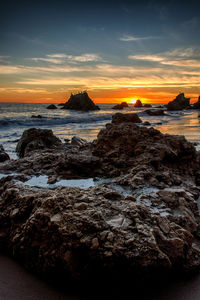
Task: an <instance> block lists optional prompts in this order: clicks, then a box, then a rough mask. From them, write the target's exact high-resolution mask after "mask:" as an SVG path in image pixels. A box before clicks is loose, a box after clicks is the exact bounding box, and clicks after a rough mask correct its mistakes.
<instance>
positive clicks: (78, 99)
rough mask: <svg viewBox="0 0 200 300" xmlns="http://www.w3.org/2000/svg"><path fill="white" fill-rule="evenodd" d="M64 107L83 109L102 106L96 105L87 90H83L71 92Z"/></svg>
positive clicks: (87, 109) (93, 108)
mask: <svg viewBox="0 0 200 300" xmlns="http://www.w3.org/2000/svg"><path fill="white" fill-rule="evenodd" d="M62 109H73V110H81V111H89V110H100V108H99V107H98V106H97V105H95V104H94V102H93V101H92V99H91V98H90V97H89V96H88V93H87V92H81V93H78V94H75V95H74V94H71V96H70V98H69V100H68V101H67V102H66V103H65V104H64V106H63V107H62Z"/></svg>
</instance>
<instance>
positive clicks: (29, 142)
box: [16, 128, 61, 157]
mask: <svg viewBox="0 0 200 300" xmlns="http://www.w3.org/2000/svg"><path fill="white" fill-rule="evenodd" d="M60 144H61V141H60V139H59V138H57V137H56V136H55V135H54V134H53V132H52V130H48V129H36V128H30V129H27V130H25V131H24V133H23V135H22V137H21V138H20V140H19V142H18V144H17V147H16V151H17V153H18V155H19V157H24V156H25V155H26V154H27V153H29V152H31V151H34V150H36V149H37V150H38V149H44V148H51V147H53V146H58V145H60Z"/></svg>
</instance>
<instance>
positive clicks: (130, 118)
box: [112, 113, 142, 123]
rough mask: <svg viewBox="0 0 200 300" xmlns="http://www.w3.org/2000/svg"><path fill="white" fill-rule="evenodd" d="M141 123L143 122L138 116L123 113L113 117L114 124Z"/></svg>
mask: <svg viewBox="0 0 200 300" xmlns="http://www.w3.org/2000/svg"><path fill="white" fill-rule="evenodd" d="M126 122H128V123H129V122H131V123H141V122H142V120H141V119H140V118H139V117H138V115H137V114H133V113H130V114H122V113H116V114H115V115H113V116H112V123H126Z"/></svg>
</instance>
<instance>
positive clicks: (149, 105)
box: [143, 103, 152, 107]
mask: <svg viewBox="0 0 200 300" xmlns="http://www.w3.org/2000/svg"><path fill="white" fill-rule="evenodd" d="M143 107H152V105H151V104H149V103H145V104H144V105H143Z"/></svg>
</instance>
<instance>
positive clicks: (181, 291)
mask: <svg viewBox="0 0 200 300" xmlns="http://www.w3.org/2000/svg"><path fill="white" fill-rule="evenodd" d="M0 266H1V269H0V299H1V300H86V299H93V300H95V299H98V300H99V299H103V300H104V299H110V300H112V299H122V300H126V299H127V300H147V299H148V300H169V299H170V300H199V299H200V274H198V275H196V276H194V277H193V278H191V279H187V280H183V281H181V282H176V283H174V284H168V283H167V282H166V283H165V284H164V286H162V287H161V286H160V285H159V284H158V285H155V286H152V287H146V286H144V287H143V288H141V290H137V291H136V290H135V288H134V286H133V285H131V286H129V285H128V286H126V288H125V289H124V287H123V288H120V286H116V290H115V291H113V293H112V291H106V290H105V292H104V291H103V287H101V291H98V290H96V291H94V290H93V292H92V294H90V296H87V297H86V296H83V297H81V296H75V295H69V293H68V292H66V290H67V287H65V292H62V291H59V290H58V289H56V288H55V287H52V286H51V285H50V284H47V283H46V282H44V281H42V280H40V279H39V278H37V277H36V276H34V275H33V274H31V273H29V272H28V271H26V270H25V269H24V268H23V267H22V266H21V265H19V264H18V263H17V262H16V261H14V260H13V259H11V258H9V257H7V256H5V255H2V254H1V255H0ZM133 284H134V283H133ZM99 292H100V293H99ZM74 293H75V294H78V293H79V295H80V290H79V289H78V287H77V289H76V290H75V291H74Z"/></svg>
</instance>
